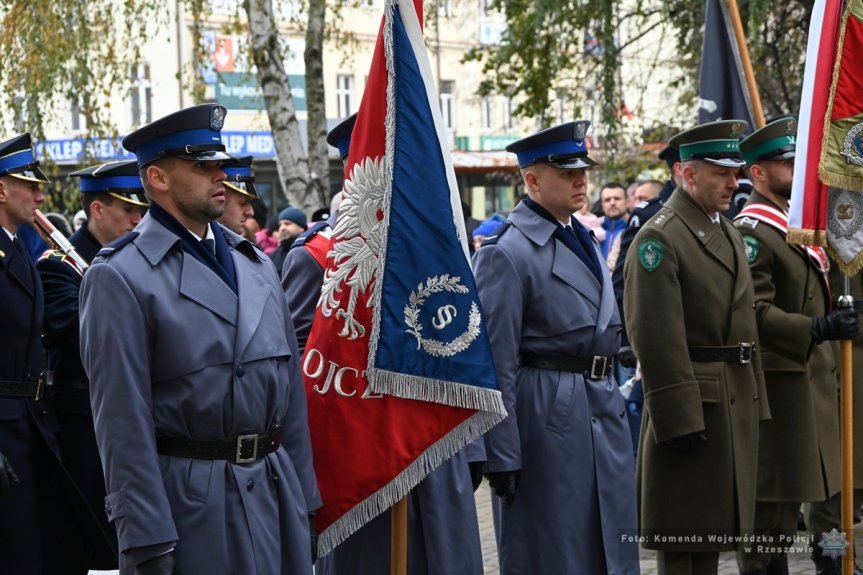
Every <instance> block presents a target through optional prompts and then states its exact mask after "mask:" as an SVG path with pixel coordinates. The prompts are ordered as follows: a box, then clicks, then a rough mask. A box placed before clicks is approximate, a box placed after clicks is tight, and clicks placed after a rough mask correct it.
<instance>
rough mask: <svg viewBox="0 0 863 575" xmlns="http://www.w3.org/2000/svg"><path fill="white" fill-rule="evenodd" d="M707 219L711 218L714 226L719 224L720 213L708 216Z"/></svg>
mask: <svg viewBox="0 0 863 575" xmlns="http://www.w3.org/2000/svg"><path fill="white" fill-rule="evenodd" d="M707 217H709V218H710V221H711V222H713V223H714V224H718V223H719V212H716V213H714V214H707Z"/></svg>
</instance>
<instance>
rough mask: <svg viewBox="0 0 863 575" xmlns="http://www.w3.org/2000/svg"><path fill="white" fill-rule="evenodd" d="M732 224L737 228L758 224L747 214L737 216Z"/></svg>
mask: <svg viewBox="0 0 863 575" xmlns="http://www.w3.org/2000/svg"><path fill="white" fill-rule="evenodd" d="M734 225H735V226H737V227H738V228H742V227H744V226H747V227H750V228H755V226H757V225H758V220H756V219H755V218H750V217H749V216H738V217H736V218H734Z"/></svg>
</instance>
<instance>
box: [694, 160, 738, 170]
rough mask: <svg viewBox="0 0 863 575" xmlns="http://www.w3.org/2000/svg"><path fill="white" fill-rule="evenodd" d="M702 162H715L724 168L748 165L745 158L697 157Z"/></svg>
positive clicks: (714, 163)
mask: <svg viewBox="0 0 863 575" xmlns="http://www.w3.org/2000/svg"><path fill="white" fill-rule="evenodd" d="M697 159H699V160H701V161H702V162H707V163H710V164H713V165H715V166H722V167H723V168H742V167H743V166H745V165H746V162H744V161H743V160H738V159H736V158H697Z"/></svg>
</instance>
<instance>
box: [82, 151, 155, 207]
mask: <svg viewBox="0 0 863 575" xmlns="http://www.w3.org/2000/svg"><path fill="white" fill-rule="evenodd" d="M69 175H70V176H72V177H74V178H81V180H80V184H79V187H80V189H81V193H82V194H108V195H109V196H112V197H115V198H117V199H119V200H122V201H124V202H128V203H130V204H134V205H136V206H141V207H146V206H149V205H150V202H149V200H147V196H146V195H144V185H143V184H142V183H141V177H140V176H139V175H138V162H136V161H135V160H125V161H122V162H108V163H107V164H99V165H98V166H90V167H89V168H84V169H83V170H78V171H77V172H72V173H71V174H69Z"/></svg>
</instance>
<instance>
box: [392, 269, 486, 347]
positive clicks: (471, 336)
mask: <svg viewBox="0 0 863 575" xmlns="http://www.w3.org/2000/svg"><path fill="white" fill-rule="evenodd" d="M460 281H461V277H459V276H454V277H450V275H449V274H443V275H440V276H433V277H430V278H428V279H426V281H425V285H423V283H422V282H420V284H419V285H418V286H417V289H416V290H415V291H412V292H411V294H410V296H409V298H408V302H409V303H408V305H406V306H405V309H404V314H405V317H404V319H405V324H407V326H408V329H407V330H405V331H407V332H408V333H409V334H411V335H412V336H414V337H415V338H416V340H417V349H420V348H422V349H423V350H424V351H425V352H426V353H428V354H429V355H433V356H435V357H452V356H454V355H455V354H457V353H461V352H462V351H464V350H466V349H467V348H468V347H470V344H471V343H472V342H473V340H475V339H476V338H477V336H479V327H480V324H481V323H482V316H480V313H479V306H477V305H476V302H471V304H470V314H469V315H468V324H467V330H466V331H464V332H463V333H462V334H461V335H459V336H458V337H456V338H455V339H453V340H452V341H450V342H447V343H444V342H443V341H440V340H437V339H432V338H424V337H423V336H422V331H423V325H422V324H421V323H420V319H419V317H420V310H421V309H422V306H423V304H424V303H425V302H426V300H427V299H428V297H429V296H430V295H432V294H434V293H439V292H443V291H447V292H450V293H459V294H466V293H469V290H468V289H467V288H466V287H465V286H463V285H462V284H461V283H460ZM453 307H454V306H444V307H443V308H441V309H440V310H438V311H439V313H440V311H441V310H445V309H446V308H453ZM446 311H447V313H452V314H453V316H454V315H455V313H456V311H457V310H455V309H453V310H452V312H449V311H448V310H446ZM446 323H449V322H446ZM444 325H445V324H444ZM436 327H439V329H440V328H442V327H444V326H443V325H442V326H437V325H436Z"/></svg>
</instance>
